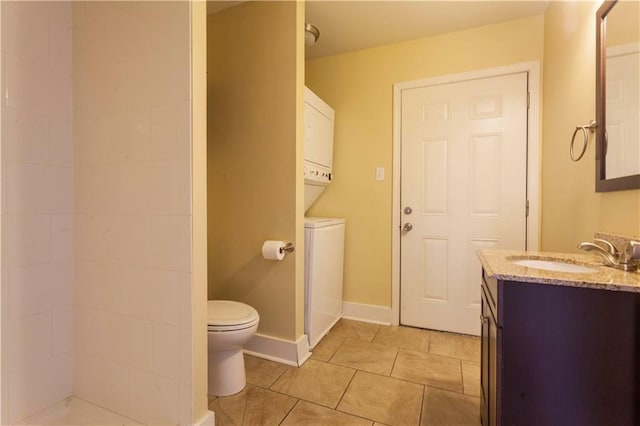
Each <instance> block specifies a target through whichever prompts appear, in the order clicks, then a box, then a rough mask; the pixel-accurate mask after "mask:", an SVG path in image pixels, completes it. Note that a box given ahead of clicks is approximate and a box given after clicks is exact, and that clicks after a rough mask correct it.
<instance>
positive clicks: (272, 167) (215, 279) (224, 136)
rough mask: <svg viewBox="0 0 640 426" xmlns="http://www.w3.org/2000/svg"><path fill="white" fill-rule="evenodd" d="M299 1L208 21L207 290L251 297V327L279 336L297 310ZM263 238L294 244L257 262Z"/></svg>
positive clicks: (255, 5) (218, 295) (243, 8)
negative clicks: (276, 257)
mask: <svg viewBox="0 0 640 426" xmlns="http://www.w3.org/2000/svg"><path fill="white" fill-rule="evenodd" d="M301 7H302V8H303V7H304V5H303V4H299V3H297V2H246V3H243V4H240V5H238V6H235V7H232V8H229V9H225V10H223V11H221V12H218V13H216V14H213V15H210V16H209V17H208V23H207V24H208V35H207V39H208V40H207V42H208V47H207V49H208V62H207V69H208V89H207V96H208V100H209V104H208V194H209V201H208V216H209V234H208V238H209V261H208V264H209V294H208V296H209V299H223V298H228V299H231V300H238V301H241V302H245V303H248V304H250V305H252V306H253V307H255V308H256V310H257V311H258V312H259V314H260V326H259V329H258V333H261V334H266V335H270V336H273V337H278V338H282V339H287V340H295V339H296V338H297V337H299V334H301V330H302V322H301V321H302V318H303V317H302V314H301V313H300V312H297V311H299V310H300V309H301V306H300V302H301V300H302V299H301V296H300V292H301V291H302V289H303V286H304V281H303V280H304V277H303V275H302V272H300V271H302V268H303V263H302V261H303V254H304V247H303V245H304V241H303V236H302V235H301V232H302V231H303V228H302V208H301V205H300V203H299V200H298V199H297V198H298V197H296V194H298V193H299V192H300V191H301V188H300V187H299V186H300V183H299V182H297V181H298V180H299V179H298V176H299V175H300V176H301V173H299V166H298V164H299V163H301V161H300V159H299V158H298V157H299V155H300V154H299V149H298V148H297V146H296V145H297V140H300V141H301V140H302V138H298V134H301V131H302V128H301V126H300V125H299V124H297V122H298V121H299V115H300V111H299V107H298V105H302V104H301V102H300V99H298V98H299V93H300V92H301V87H302V81H301V76H302V72H303V71H302V69H300V67H301V66H302V67H304V65H300V64H299V63H298V62H299V61H301V59H298V58H302V56H297V54H298V53H299V51H300V45H299V44H300V42H301V38H300V37H301V36H302V34H301V31H298V28H299V25H300V23H299V22H298V21H299V20H300V19H301V15H300V8H301ZM302 10H303V12H302V13H304V9H302ZM300 28H301V27H300ZM298 230H300V233H299V232H298ZM271 239H276V240H288V241H292V242H295V243H296V244H297V249H296V251H295V253H294V254H293V255H289V256H287V257H286V258H285V259H284V260H283V261H282V262H274V261H266V260H264V259H262V256H261V247H262V243H263V242H264V241H265V240H271Z"/></svg>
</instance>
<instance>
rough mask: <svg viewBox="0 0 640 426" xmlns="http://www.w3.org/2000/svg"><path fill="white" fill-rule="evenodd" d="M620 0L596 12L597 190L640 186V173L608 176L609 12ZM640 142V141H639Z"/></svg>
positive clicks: (615, 0) (612, 0)
mask: <svg viewBox="0 0 640 426" xmlns="http://www.w3.org/2000/svg"><path fill="white" fill-rule="evenodd" d="M617 2H618V0H609V1H605V2H603V3H602V6H600V8H598V12H597V13H596V123H597V127H596V192H609V191H622V190H626V189H636V188H640V174H636V175H630V176H622V177H617V178H613V179H607V178H606V161H605V157H606V155H607V143H606V139H605V136H606V124H605V123H606V99H607V79H606V77H607V70H606V63H607V19H606V18H607V14H608V13H609V12H610V11H611V9H613V6H615V5H616V3H617ZM638 143H640V141H638Z"/></svg>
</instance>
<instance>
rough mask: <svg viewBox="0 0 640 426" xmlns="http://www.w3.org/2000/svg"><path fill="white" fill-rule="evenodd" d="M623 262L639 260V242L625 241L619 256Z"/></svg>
mask: <svg viewBox="0 0 640 426" xmlns="http://www.w3.org/2000/svg"><path fill="white" fill-rule="evenodd" d="M620 257H621V258H622V261H623V262H631V261H632V260H636V261H637V260H639V259H640V241H627V243H626V244H625V245H624V250H623V251H622V254H621V255H620Z"/></svg>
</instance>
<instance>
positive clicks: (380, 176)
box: [376, 167, 384, 182]
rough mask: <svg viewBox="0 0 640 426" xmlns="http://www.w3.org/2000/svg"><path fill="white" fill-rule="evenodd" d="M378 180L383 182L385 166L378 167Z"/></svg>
mask: <svg viewBox="0 0 640 426" xmlns="http://www.w3.org/2000/svg"><path fill="white" fill-rule="evenodd" d="M376 180H377V181H378V182H382V181H383V180H384V167H376Z"/></svg>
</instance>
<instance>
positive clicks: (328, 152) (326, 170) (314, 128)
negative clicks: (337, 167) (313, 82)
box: [304, 87, 335, 212]
mask: <svg viewBox="0 0 640 426" xmlns="http://www.w3.org/2000/svg"><path fill="white" fill-rule="evenodd" d="M334 120H335V111H334V110H333V108H331V107H330V106H329V105H327V103H326V102H324V101H323V100H322V99H320V97H318V95H316V94H315V93H313V92H312V91H311V90H310V89H309V88H308V87H305V91H304V210H305V212H306V211H307V210H308V209H309V207H311V205H312V204H313V203H314V202H315V201H316V200H317V199H318V197H319V196H320V194H321V193H322V192H323V191H324V189H325V188H326V187H327V185H329V183H331V181H332V180H333V127H334Z"/></svg>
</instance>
